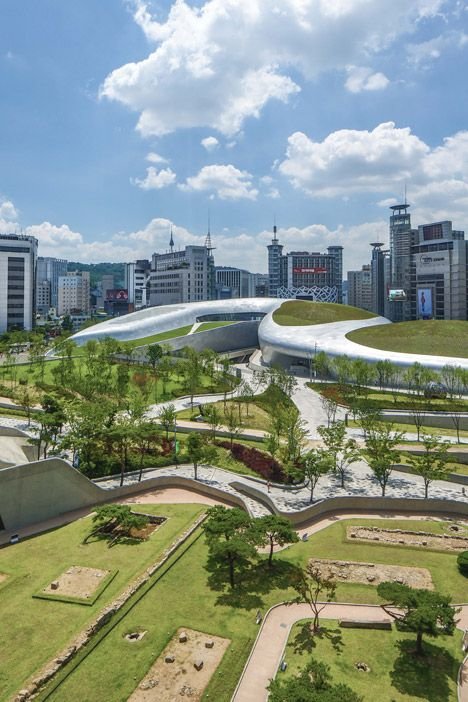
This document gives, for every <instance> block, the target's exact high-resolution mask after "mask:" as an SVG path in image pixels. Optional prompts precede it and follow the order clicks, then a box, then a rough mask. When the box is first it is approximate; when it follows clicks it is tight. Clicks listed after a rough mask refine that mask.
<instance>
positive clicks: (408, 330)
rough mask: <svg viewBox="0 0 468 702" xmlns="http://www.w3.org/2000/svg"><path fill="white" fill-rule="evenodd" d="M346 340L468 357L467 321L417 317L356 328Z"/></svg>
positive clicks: (383, 347) (389, 348) (404, 349)
mask: <svg viewBox="0 0 468 702" xmlns="http://www.w3.org/2000/svg"><path fill="white" fill-rule="evenodd" d="M346 336H347V338H348V339H350V341H355V342H356V343H357V344H363V345H364V346H370V347H371V348H374V349H382V350H384V351H403V352H406V353H417V354H429V355H438V356H454V357H457V358H468V323H467V322H462V321H453V320H450V321H449V320H439V319H437V320H436V319H431V320H418V321H416V322H399V323H398V324H397V325H395V324H382V325H378V326H375V327H368V328H366V329H357V330H356V331H353V332H350V333H349V334H347V335H346ZM415 360H418V359H415Z"/></svg>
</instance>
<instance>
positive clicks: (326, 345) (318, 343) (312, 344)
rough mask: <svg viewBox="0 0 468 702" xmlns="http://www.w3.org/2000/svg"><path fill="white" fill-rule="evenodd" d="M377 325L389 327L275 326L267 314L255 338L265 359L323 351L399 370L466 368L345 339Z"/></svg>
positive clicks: (368, 322)
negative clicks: (274, 354) (385, 363)
mask: <svg viewBox="0 0 468 702" xmlns="http://www.w3.org/2000/svg"><path fill="white" fill-rule="evenodd" d="M379 324H392V322H390V321H389V320H388V319H386V317H372V318H371V319H353V320H347V321H344V322H330V323H328V324H313V325H310V326H300V327H295V326H291V327H286V326H281V325H279V324H277V323H276V322H275V321H274V320H273V315H272V314H268V315H267V316H266V317H264V319H263V320H262V322H261V323H260V326H259V329H258V338H259V343H260V348H261V350H262V353H263V354H264V355H265V356H267V357H268V356H269V355H270V354H271V352H272V351H274V352H277V353H280V354H285V355H286V356H292V355H294V356H295V357H297V358H308V359H310V358H311V356H313V355H314V353H315V352H316V351H317V352H319V351H324V352H325V353H326V354H327V355H329V356H342V355H345V354H346V355H347V356H350V357H351V358H362V359H363V360H364V361H367V362H370V363H375V362H376V361H383V360H385V359H389V360H391V361H392V362H393V363H396V364H397V365H399V366H402V367H405V366H411V365H412V364H413V363H415V362H416V361H417V362H419V363H421V364H422V365H424V366H426V367H427V368H432V369H433V370H440V368H442V367H443V366H445V365H452V366H460V367H462V368H466V369H468V359H467V358H455V357H449V356H432V355H431V356H430V355H427V354H415V353H399V352H396V351H384V350H381V349H374V348H371V347H369V346H363V345H362V344H357V343H356V342H354V341H350V340H349V339H347V338H346V334H348V333H349V332H351V331H355V330H356V329H362V328H363V327H373V326H376V325H379ZM396 330H397V325H395V333H397V331H396Z"/></svg>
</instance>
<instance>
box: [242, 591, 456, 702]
mask: <svg viewBox="0 0 468 702" xmlns="http://www.w3.org/2000/svg"><path fill="white" fill-rule="evenodd" d="M310 618H311V610H310V607H309V605H307V604H291V605H289V604H280V605H276V606H275V607H272V608H271V609H270V610H269V612H268V613H267V615H266V617H265V619H264V620H263V623H262V627H261V629H260V631H259V633H258V636H257V639H256V641H255V644H254V647H253V649H252V652H251V654H250V656H249V659H248V661H247V664H246V666H245V668H244V672H243V675H242V677H241V680H240V682H239V685H238V686H237V688H236V691H235V692H234V695H233V696H232V700H231V702H264V700H266V699H267V698H268V691H267V689H266V688H267V686H268V684H269V682H270V680H271V679H272V678H274V677H275V675H276V672H277V670H278V667H279V664H280V662H281V659H282V657H283V652H284V649H285V646H286V643H287V641H288V638H289V633H290V631H291V627H292V626H293V624H295V623H296V622H297V621H300V620H301V619H310ZM321 619H362V620H365V621H388V619H389V616H388V614H386V612H384V610H383V609H382V608H381V607H380V606H379V605H366V604H363V605H359V604H347V603H342V602H331V603H328V604H326V605H325V608H324V609H323V611H322V613H321ZM467 625H468V605H464V606H463V608H462V613H461V616H460V620H459V622H458V624H457V627H458V628H459V629H462V630H463V629H465V628H466V626H467ZM460 682H461V685H460V686H459V700H460V702H467V700H468V666H467V665H466V662H465V666H464V667H463V668H462V672H461V675H460Z"/></svg>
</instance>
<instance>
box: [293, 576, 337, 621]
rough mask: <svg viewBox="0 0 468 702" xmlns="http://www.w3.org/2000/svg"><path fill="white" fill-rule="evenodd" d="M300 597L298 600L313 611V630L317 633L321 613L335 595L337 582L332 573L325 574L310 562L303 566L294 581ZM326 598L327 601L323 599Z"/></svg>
mask: <svg viewBox="0 0 468 702" xmlns="http://www.w3.org/2000/svg"><path fill="white" fill-rule="evenodd" d="M292 585H293V587H294V589H295V590H296V592H297V594H298V597H297V599H296V601H297V602H306V603H307V604H308V605H309V606H310V608H311V610H312V613H313V617H314V619H313V623H312V630H313V632H314V633H316V632H317V631H318V630H319V628H320V620H319V617H320V613H321V612H322V610H323V609H324V608H325V607H326V602H330V600H332V599H333V598H334V596H335V591H336V582H335V580H334V579H333V576H332V575H327V576H326V575H323V573H322V571H321V570H320V568H319V567H318V566H316V565H314V564H313V563H309V564H308V565H307V566H306V567H305V568H302V569H301V570H300V571H299V573H298V575H297V576H296V578H295V580H294V581H293V583H292ZM324 598H325V600H326V602H323V601H322V600H323V599H324Z"/></svg>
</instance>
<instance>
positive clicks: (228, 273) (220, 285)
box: [215, 266, 255, 300]
mask: <svg viewBox="0 0 468 702" xmlns="http://www.w3.org/2000/svg"><path fill="white" fill-rule="evenodd" d="M215 273H216V299H218V300H226V299H228V298H233V297H255V278H254V274H253V273H249V271H245V270H243V269H241V268H229V267H227V266H217V267H216V271H215Z"/></svg>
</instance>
